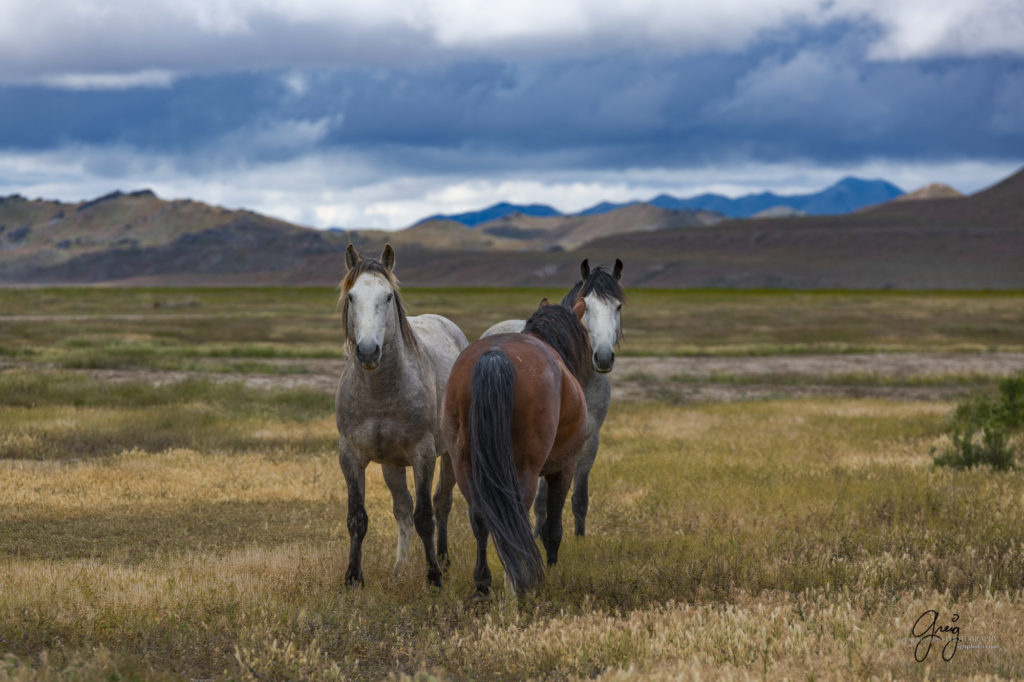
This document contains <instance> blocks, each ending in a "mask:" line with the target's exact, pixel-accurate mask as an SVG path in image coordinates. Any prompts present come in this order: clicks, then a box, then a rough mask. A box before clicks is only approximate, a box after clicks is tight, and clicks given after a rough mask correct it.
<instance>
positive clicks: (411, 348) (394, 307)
mask: <svg viewBox="0 0 1024 682" xmlns="http://www.w3.org/2000/svg"><path fill="white" fill-rule="evenodd" d="M345 262H346V264H347V265H348V272H347V273H346V274H345V278H344V279H343V280H342V282H341V304H342V313H341V318H342V324H343V326H344V327H345V340H346V352H345V355H346V360H345V366H344V368H343V369H342V371H341V379H340V381H339V382H338V392H337V395H336V397H335V416H336V420H337V424H338V461H339V463H340V464H341V471H342V473H343V474H344V475H345V483H346V484H347V486H348V532H349V541H350V545H349V564H348V570H347V572H346V573H345V584H347V585H361V584H362V583H363V569H362V547H363V538H364V537H365V536H366V530H367V526H368V525H369V519H368V517H367V515H366V507H365V504H364V499H365V493H366V467H367V465H368V464H369V463H370V462H377V463H379V464H380V465H381V470H382V471H383V473H384V482H385V483H386V484H387V486H388V489H389V490H390V491H391V496H392V499H393V501H394V506H393V509H394V514H395V520H396V521H397V522H398V549H397V552H396V554H397V558H396V561H395V569H396V571H397V570H398V568H399V567H400V566H401V565H402V564H404V563H405V562H406V561H407V560H408V556H409V540H410V538H411V536H412V533H413V530H414V529H415V531H416V533H417V534H418V535H419V536H420V539H421V540H422V541H423V549H424V550H425V552H426V559H427V580H428V581H429V582H430V583H431V584H432V585H436V586H438V587H440V585H441V567H440V562H444V561H445V560H446V559H447V554H448V530H447V528H448V514H449V512H450V510H451V506H452V490H453V488H454V487H455V481H454V477H453V475H452V470H451V460H450V459H449V457H448V455H447V454H446V447H445V444H444V439H443V438H442V436H441V421H440V406H441V400H442V398H443V397H444V390H445V384H446V382H447V380H448V374H449V372H450V371H451V367H452V363H454V362H455V358H456V357H458V355H459V352H460V351H462V349H463V348H465V347H466V344H467V341H466V336H465V335H464V334H463V333H462V331H461V330H460V329H459V328H458V327H457V326H455V324H454V323H453V322H452V321H451V320H448V319H447V318H444V317H441V316H440V315H417V316H415V317H406V315H405V308H404V307H403V306H402V300H401V298H400V296H399V292H398V280H397V279H396V278H395V275H394V273H393V272H392V268H393V267H394V264H395V252H394V250H393V249H392V248H391V245H390V244H388V245H387V246H385V247H384V251H383V253H382V254H381V257H380V260H379V261H378V260H374V259H372V258H360V256H359V254H358V253H356V250H355V249H354V248H353V247H352V245H351V244H349V246H348V250H347V251H346V252H345ZM438 455H440V456H441V476H440V481H439V482H438V485H437V491H436V492H435V494H434V498H433V501H431V497H430V486H431V483H432V481H433V478H434V465H435V462H436V460H437V457H438ZM410 466H411V467H412V470H413V480H414V483H415V490H416V504H415V508H414V507H413V500H412V497H410V495H409V490H408V488H407V487H406V481H405V477H406V474H405V469H406V467H410ZM435 510H436V512H437V513H436V527H437V550H436V552H435V550H434V547H433V538H434V529H435V513H434V512H435ZM439 559H440V562H439Z"/></svg>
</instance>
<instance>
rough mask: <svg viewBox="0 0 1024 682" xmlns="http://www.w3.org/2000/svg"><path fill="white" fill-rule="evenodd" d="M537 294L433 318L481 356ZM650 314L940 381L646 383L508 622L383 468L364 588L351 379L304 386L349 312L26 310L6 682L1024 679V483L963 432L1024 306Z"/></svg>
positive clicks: (2, 433) (4, 459) (19, 370)
mask: <svg viewBox="0 0 1024 682" xmlns="http://www.w3.org/2000/svg"><path fill="white" fill-rule="evenodd" d="M539 293H542V292H536V291H503V292H498V291H493V290H469V291H465V292H462V291H455V290H414V289H411V290H408V291H406V294H405V298H406V301H407V306H408V308H409V310H410V313H412V314H415V313H418V312H424V311H427V310H430V311H438V312H442V313H444V314H447V315H450V316H451V317H453V319H456V320H457V321H458V322H459V324H460V325H461V326H462V327H463V328H464V329H465V330H466V331H467V333H468V334H470V335H474V334H477V333H479V331H482V329H484V328H485V327H486V326H488V324H490V323H491V322H493V321H494V320H495V319H496V318H497V317H506V316H509V315H515V314H525V313H526V312H528V311H529V310H530V309H531V308H532V307H533V306H534V305H535V299H537V298H539V296H538V295H537V294H539ZM543 293H545V294H550V293H551V292H543ZM630 294H631V299H630V302H629V304H628V308H627V311H626V314H625V315H624V320H625V325H626V330H625V331H626V345H625V347H624V349H623V350H624V351H625V352H627V353H628V354H630V355H634V356H638V359H639V358H640V357H641V356H642V357H644V358H650V357H651V356H655V355H656V356H658V357H657V358H655V359H652V360H651V362H661V361H663V360H664V359H665V358H666V357H667V358H669V359H672V358H679V359H689V360H687V361H690V360H692V361H694V362H700V361H703V359H710V360H714V361H716V362H718V361H729V359H730V358H746V359H747V360H750V361H751V362H752V360H751V358H753V359H758V358H769V359H771V358H780V357H782V358H788V357H798V358H804V357H810V356H811V355H813V356H814V357H815V358H824V359H825V360H827V358H828V357H834V358H836V359H837V360H839V359H842V358H844V357H849V356H850V354H851V353H853V352H857V353H859V354H863V355H865V357H868V358H870V357H871V356H877V357H878V358H880V363H881V359H884V358H889V359H892V358H897V356H899V357H903V356H904V355H908V354H917V357H918V358H919V359H920V360H921V363H920V364H919V365H914V367H915V368H916V369H914V370H913V371H910V372H903V373H900V372H894V373H893V372H890V373H886V372H874V371H869V370H864V371H859V372H857V373H852V374H851V373H850V372H845V371H841V372H838V373H834V374H829V373H827V372H824V371H823V370H821V369H820V365H819V364H807V363H805V364H803V365H798V366H796V367H798V368H799V369H789V370H784V371H775V370H768V371H766V372H762V371H761V370H760V369H757V367H754V368H753V369H752V368H751V367H753V365H738V364H737V365H733V366H732V367H733V369H731V370H728V371H726V372H720V373H718V374H712V373H711V372H710V371H708V372H705V371H703V370H700V371H697V370H694V369H688V370H687V373H686V374H682V375H678V376H674V377H673V376H662V377H661V378H660V379H658V380H653V379H652V377H653V376H656V375H657V372H658V370H653V369H652V370H650V372H651V373H638V374H637V375H636V376H632V377H631V376H629V374H628V373H629V370H628V368H627V369H626V372H625V373H622V374H619V373H620V372H621V371H622V368H617V369H616V374H613V375H612V380H613V384H615V383H616V382H620V383H625V384H634V385H636V386H642V387H645V390H641V391H637V392H635V393H633V394H631V395H627V396H625V397H621V396H620V398H619V399H617V400H616V402H614V403H613V405H612V410H611V412H610V415H609V419H608V422H607V423H606V425H605V430H604V431H603V438H602V446H601V452H600V454H599V456H598V462H597V464H596V466H595V468H594V471H593V474H592V478H591V496H592V500H591V508H590V514H589V517H588V537H587V538H586V539H585V540H582V541H580V540H576V539H574V538H571V537H567V538H566V539H565V541H564V542H563V545H562V550H561V555H560V560H559V564H558V565H557V566H556V567H554V569H553V570H551V571H549V572H548V575H547V578H546V580H545V582H544V583H543V585H542V586H541V587H540V588H539V589H538V590H537V591H536V592H535V593H532V594H529V595H526V596H525V597H523V598H521V599H517V600H513V599H506V598H504V597H503V596H502V594H501V590H500V588H499V589H498V590H497V592H498V594H497V595H496V596H495V598H493V599H492V600H490V601H485V602H482V603H480V602H473V601H469V600H467V597H468V596H469V595H470V594H471V593H472V591H473V581H472V575H471V572H472V564H473V540H472V533H471V531H470V528H469V523H468V519H467V516H466V507H465V504H464V501H463V500H462V499H461V497H458V496H457V498H456V505H455V508H454V510H453V512H452V522H451V533H452V538H451V544H452V552H453V556H452V564H451V567H450V568H449V571H448V573H447V575H446V578H445V585H444V587H443V589H441V590H440V591H437V590H433V589H430V588H428V587H427V586H426V585H425V584H424V581H423V576H422V566H421V563H422V562H421V559H422V557H421V556H420V555H419V554H418V553H416V552H414V554H413V560H412V561H411V562H410V564H409V565H408V566H407V567H405V568H404V569H401V570H399V571H398V572H394V571H393V561H394V546H395V542H396V529H395V524H394V521H393V519H392V518H391V500H390V495H389V494H388V492H387V490H386V487H385V486H384V483H383V480H382V478H381V476H380V470H379V468H378V467H370V469H369V470H368V472H367V474H368V475H367V494H368V499H367V508H368V512H369V516H370V530H369V535H368V536H367V541H366V543H365V545H364V572H365V575H366V586H365V588H363V589H357V590H350V589H346V588H345V587H344V584H343V583H344V571H345V565H346V556H345V553H346V548H347V542H348V540H347V533H346V530H345V509H344V507H345V505H344V499H345V492H344V485H343V482H342V478H341V474H340V472H339V470H338V467H337V462H336V456H335V448H336V435H335V432H334V422H333V413H332V405H333V399H332V396H331V394H330V390H329V385H330V380H327V381H326V382H325V384H324V385H323V386H321V385H318V384H301V383H299V384H296V383H295V382H292V381H291V379H292V378H294V377H295V376H296V375H298V376H304V375H305V374H309V373H316V372H320V371H328V370H329V369H330V368H331V367H334V366H336V365H337V363H338V362H340V358H341V343H340V334H339V330H338V323H337V319H336V312H335V311H334V309H333V301H334V296H335V295H336V294H335V293H334V292H332V291H331V290H329V289H309V290H292V289H282V290H259V289H252V290H219V289H211V290H201V289H193V290H173V289H169V290H156V289H153V290H143V289H138V290H136V289H132V290H118V289H98V290H91V289H90V290H81V289H52V290H45V289H30V290H19V291H0V311H2V313H0V364H2V366H3V369H2V371H0V469H2V474H0V490H2V492H0V654H2V656H3V658H2V662H0V679H15V680H21V679H67V678H71V679H98V678H103V679H138V678H147V679H181V678H201V679H257V680H265V679H300V678H303V679H379V678H381V677H387V676H388V675H396V676H400V677H401V676H408V677H413V678H423V679H427V678H440V679H486V678H495V679H522V678H558V679H562V678H567V677H575V678H600V679H606V680H623V679H634V678H643V679H676V678H679V677H698V676H699V677H715V678H719V677H724V678H741V679H746V678H765V677H768V678H781V677H787V678H826V679H832V678H841V679H848V678H866V677H880V678H885V677H897V678H925V677H941V678H946V677H948V678H963V677H972V676H978V677H981V676H997V677H1008V678H1015V677H1021V676H1024V653H1022V649H1021V647H1020V646H1019V644H1018V643H1017V641H1016V639H1017V633H1019V632H1020V631H1021V630H1022V629H1024V608H1022V607H1024V572H1022V568H1021V567H1022V566H1024V515H1022V514H1021V507H1022V504H1024V476H1022V473H1021V469H1020V467H1019V466H1018V467H1016V468H1012V469H1007V470H1005V471H1001V470H998V469H996V468H994V467H991V466H975V467H970V468H964V469H954V468H951V467H947V466H940V465H937V464H936V462H935V461H934V453H936V452H941V451H943V450H944V449H946V448H949V447H953V445H954V443H953V441H952V439H951V432H950V425H951V423H957V420H958V419H960V420H966V419H968V416H969V415H968V413H969V412H970V411H971V410H972V409H974V410H975V412H970V414H975V413H979V414H980V413H981V410H980V408H977V409H975V408H965V407H960V408H958V405H973V404H976V403H977V404H981V403H982V402H985V401H988V402H987V403H986V404H988V405H990V406H995V407H993V410H994V411H990V414H997V413H998V414H1002V413H1001V412H999V409H1001V408H998V406H999V405H1002V404H1004V403H1006V402H1007V401H1012V400H1016V399H1017V398H1014V397H1013V396H1016V395H1017V394H1016V393H1013V392H1012V389H1005V388H1001V382H1002V386H1010V385H1011V383H1012V381H1013V379H1012V377H1014V376H1015V375H1016V370H1015V369H1012V371H1011V370H1010V369H1007V370H1005V371H1004V370H1002V369H998V368H999V367H1002V365H1001V364H1000V363H998V362H997V363H994V364H993V365H992V366H993V367H996V369H986V368H985V367H988V366H987V365H985V366H980V367H981V369H970V370H965V371H959V370H957V369H956V364H955V363H954V362H953V360H955V359H957V358H964V359H965V360H967V359H977V358H979V357H984V358H995V359H999V358H1017V359H1019V358H1018V356H1019V354H1020V353H1021V351H1022V350H1024V349H1022V348H1021V345H1022V342H1021V339H1024V296H1020V295H1012V294H1005V295H948V294H942V295H939V294H919V295H906V294H892V293H882V294H876V293H870V292H862V293H849V294H838V293H835V294H787V293H771V292H737V293H715V292H647V291H642V290H641V291H636V292H630ZM495 310H498V311H500V312H499V313H498V314H497V315H496V314H495V313H494V311H495ZM126 349H129V350H127V351H126ZM858 357H859V356H858ZM930 357H934V358H942V359H943V362H946V363H949V364H944V365H942V366H943V369H942V371H939V372H937V373H933V372H930V371H928V367H929V364H928V358H930ZM950 358H952V359H953V360H950ZM624 360H629V358H628V357H627V358H624ZM815 362H816V363H817V362H818V361H817V360H816V361H815ZM826 364H827V363H826ZM642 366H643V365H642V363H641V364H637V365H636V367H642ZM972 367H973V365H972ZM1014 367H1016V366H1014ZM637 371H639V370H637ZM716 371H718V370H716ZM304 373H305V374H304ZM256 375H259V376H260V377H263V378H264V379H265V380H264V381H262V382H259V383H257V382H254V381H252V379H253V377H254V376H256ZM754 384H756V385H758V386H764V387H767V389H768V391H769V393H768V395H767V397H761V398H758V399H750V397H749V395H746V394H744V395H741V396H740V398H741V399H738V400H737V399H735V396H733V397H730V398H729V399H727V400H718V399H707V398H704V399H701V400H697V401H694V400H691V399H689V398H688V397H687V395H688V394H687V393H686V390H687V389H688V388H690V387H693V386H701V387H709V386H710V387H711V388H715V387H722V388H730V387H732V386H740V387H749V386H751V385H754ZM822 385H823V386H826V387H829V388H830V389H832V390H831V392H830V393H828V394H827V395H805V394H802V393H785V392H781V393H780V392H778V391H780V389H784V388H787V387H795V388H799V389H801V390H802V389H804V388H807V387H809V386H822ZM894 386H897V387H912V388H920V389H922V390H923V391H924V392H923V393H922V394H920V395H918V394H914V398H913V399H907V397H906V396H897V397H895V398H894V397H891V396H890V394H889V393H888V392H887V391H888V390H889V389H891V388H892V387H894ZM1007 391H1010V393H1008V392H1007ZM976 394H977V395H983V396H985V397H983V398H972V397H971V396H973V395H976ZM730 395H731V394H730ZM1007 396H1009V397H1007ZM958 415H960V416H958ZM1015 428H1016V427H1013V428H1010V427H1007V429H1006V439H1007V441H1006V442H1007V444H1008V446H1012V447H1015V448H1019V446H1020V444H1021V434H1020V433H1019V431H1017V430H1014V429H1015ZM416 549H417V550H418V549H419V548H416ZM491 568H492V571H494V572H495V575H496V577H497V580H496V583H497V584H499V585H500V582H501V580H500V572H501V568H500V565H499V564H498V562H497V560H496V559H495V558H493V557H492V561H491ZM932 612H934V614H935V615H934V620H933V621H932V620H930V619H931V615H930V614H931V613H932ZM922 617H924V620H921V618H922ZM954 618H955V620H954ZM929 623H932V624H933V626H934V630H933V631H934V634H936V635H937V638H935V639H934V640H932V639H927V638H922V636H921V634H922V633H925V631H926V630H927V629H928V625H929ZM944 627H945V628H951V627H957V628H958V631H957V635H958V640H957V641H956V642H955V651H954V646H953V644H952V643H951V642H952V641H953V639H954V634H953V632H952V631H951V630H950V629H946V630H943V629H942V628H944ZM915 629H916V632H917V633H918V636H914V635H913V634H912V633H913V632H915ZM925 634H927V633H925ZM929 642H931V647H930V648H928V647H927V644H928V643H929ZM947 659H948V660H947Z"/></svg>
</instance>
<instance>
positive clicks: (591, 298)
mask: <svg viewBox="0 0 1024 682" xmlns="http://www.w3.org/2000/svg"><path fill="white" fill-rule="evenodd" d="M580 276H581V278H582V279H581V280H580V282H579V283H577V285H576V286H575V287H573V290H574V291H575V292H576V296H575V300H574V301H565V302H566V303H567V304H569V305H575V303H576V301H583V302H584V303H586V308H585V310H584V313H583V326H585V327H586V328H587V331H588V332H589V333H590V346H591V348H592V349H593V352H594V358H593V359H594V369H596V370H597V371H598V372H601V373H607V372H610V371H612V367H613V366H614V365H615V346H616V345H618V343H619V341H620V340H621V338H622V320H621V315H622V304H623V303H625V300H626V295H625V292H624V291H623V290H622V285H621V284H620V283H619V280H621V279H622V261H621V260H619V259H618V258H616V259H615V266H614V268H613V269H612V271H611V273H609V272H608V271H607V270H606V269H605V268H604V267H601V266H598V267H596V268H594V269H593V270H591V268H590V263H589V261H588V260H587V259H586V258H584V259H583V262H582V263H580ZM570 294H572V292H570ZM567 298H568V297H567Z"/></svg>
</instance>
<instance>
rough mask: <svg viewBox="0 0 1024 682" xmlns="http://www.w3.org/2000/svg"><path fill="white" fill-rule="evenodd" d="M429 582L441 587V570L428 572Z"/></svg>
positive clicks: (438, 587)
mask: <svg viewBox="0 0 1024 682" xmlns="http://www.w3.org/2000/svg"><path fill="white" fill-rule="evenodd" d="M427 584H429V585H431V586H432V587H436V588H437V589H441V571H437V572H436V573H435V572H434V571H430V572H429V573H427Z"/></svg>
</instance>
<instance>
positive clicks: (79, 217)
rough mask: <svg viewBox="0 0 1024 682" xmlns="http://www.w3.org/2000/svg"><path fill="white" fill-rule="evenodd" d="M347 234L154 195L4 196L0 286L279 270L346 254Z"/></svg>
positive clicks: (0, 218) (0, 224) (1, 202)
mask: <svg viewBox="0 0 1024 682" xmlns="http://www.w3.org/2000/svg"><path fill="white" fill-rule="evenodd" d="M347 243H348V240H347V237H345V235H344V234H336V233H330V232H321V231H320V230H314V229H311V228H306V227H299V226H297V225H292V224H290V223H286V222H284V221H281V220H276V219H274V218H269V217H267V216H262V215H259V214H257V213H253V212H251V211H231V210H228V209H224V208H220V207H216V206H210V205H208V204H204V203H201V202H196V201H188V200H175V201H167V200H164V199H160V198H159V197H157V196H156V195H155V194H154V193H153V192H152V191H150V190H141V191H138V192H131V193H127V194H125V193H122V192H120V191H118V192H112V193H110V194H106V195H104V196H101V197H98V198H96V199H93V200H91V201H84V202H79V203H61V202H57V201H47V200H42V199H37V200H28V199H26V198H25V197H22V196H19V195H13V196H9V197H3V198H0V282H6V283H25V284H27V283H50V282H53V283H60V282H106V281H113V280H121V279H126V278H131V277H142V276H148V277H171V278H173V277H175V276H176V275H177V274H179V273H181V274H184V273H205V274H206V275H208V276H215V275H217V274H224V273H240V272H253V271H258V270H266V271H269V272H274V271H279V270H282V269H286V268H288V267H291V266H293V265H294V264H295V263H297V262H300V260H301V258H302V257H303V256H304V255H306V256H308V255H309V254H311V253H320V252H331V251H340V250H342V249H344V248H345V245H346V244H347Z"/></svg>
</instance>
